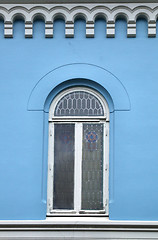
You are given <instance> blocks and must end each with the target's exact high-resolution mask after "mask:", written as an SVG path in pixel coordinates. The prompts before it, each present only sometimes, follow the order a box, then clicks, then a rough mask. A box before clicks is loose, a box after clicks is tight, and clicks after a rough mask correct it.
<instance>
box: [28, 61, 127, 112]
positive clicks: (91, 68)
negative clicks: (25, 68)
mask: <svg viewBox="0 0 158 240" xmlns="http://www.w3.org/2000/svg"><path fill="white" fill-rule="evenodd" d="M73 86H87V87H90V88H92V89H96V90H97V91H98V92H100V93H101V94H102V95H103V97H105V99H106V100H107V103H108V105H109V110H110V112H113V111H115V110H119V111H128V110H130V107H131V106H130V100H129V96H128V93H127V91H126V89H125V87H124V86H123V84H122V83H121V81H120V80H119V79H118V78H117V77H115V76H114V75H113V74H112V73H110V72H109V71H107V70H106V69H104V68H101V67H98V66H96V65H92V64H84V63H81V64H68V65H64V66H61V67H58V68H56V69H54V70H52V71H50V72H49V73H48V74H46V75H45V76H44V77H43V78H41V79H40V80H39V81H38V82H37V84H36V85H35V87H34V88H33V90H32V92H31V94H30V97H29V101H28V110H29V111H31V110H32V111H36V110H38V111H45V112H49V106H50V103H51V102H52V100H53V98H54V97H55V96H56V95H57V94H58V93H59V92H61V91H63V90H64V89H66V88H69V87H73ZM39 96H40V98H39ZM118 96H119V97H118Z"/></svg>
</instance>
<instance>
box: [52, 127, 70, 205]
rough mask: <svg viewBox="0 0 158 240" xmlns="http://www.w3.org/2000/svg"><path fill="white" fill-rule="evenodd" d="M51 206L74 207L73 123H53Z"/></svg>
mask: <svg viewBox="0 0 158 240" xmlns="http://www.w3.org/2000/svg"><path fill="white" fill-rule="evenodd" d="M53 208H54V209H73V208H74V124H54V194H53Z"/></svg>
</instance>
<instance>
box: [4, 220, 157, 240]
mask: <svg viewBox="0 0 158 240" xmlns="http://www.w3.org/2000/svg"><path fill="white" fill-rule="evenodd" d="M157 235H158V222H156V221H155V222H152V221H151V222H150V221H110V220H106V218H105V217H101V218H97V217H96V218H95V217H53V218H52V217H51V218H50V220H49V219H46V220H34V221H31V220H27V221H0V240H4V239H7V240H11V239H12V240H13V239H30V240H35V239H42V240H46V239H49V240H50V239H53V240H55V239H63V238H64V239H66V240H68V239H69V240H70V239H84V240H86V239H87V240H89V239H98V240H99V239H111V240H116V239H124V240H125V239H157Z"/></svg>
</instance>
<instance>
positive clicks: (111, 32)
mask: <svg viewBox="0 0 158 240" xmlns="http://www.w3.org/2000/svg"><path fill="white" fill-rule="evenodd" d="M106 36H107V37H108V38H114V37H115V22H114V21H108V22H107V25H106Z"/></svg>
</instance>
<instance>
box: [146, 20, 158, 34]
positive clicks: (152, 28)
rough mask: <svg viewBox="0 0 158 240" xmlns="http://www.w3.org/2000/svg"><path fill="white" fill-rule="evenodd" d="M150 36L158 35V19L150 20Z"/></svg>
mask: <svg viewBox="0 0 158 240" xmlns="http://www.w3.org/2000/svg"><path fill="white" fill-rule="evenodd" d="M148 37H156V21H154V20H152V21H149V22H148Z"/></svg>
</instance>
